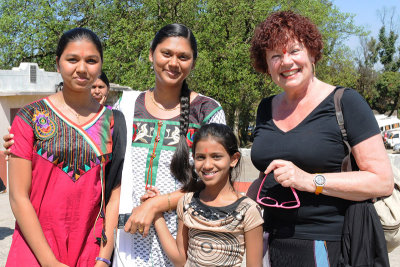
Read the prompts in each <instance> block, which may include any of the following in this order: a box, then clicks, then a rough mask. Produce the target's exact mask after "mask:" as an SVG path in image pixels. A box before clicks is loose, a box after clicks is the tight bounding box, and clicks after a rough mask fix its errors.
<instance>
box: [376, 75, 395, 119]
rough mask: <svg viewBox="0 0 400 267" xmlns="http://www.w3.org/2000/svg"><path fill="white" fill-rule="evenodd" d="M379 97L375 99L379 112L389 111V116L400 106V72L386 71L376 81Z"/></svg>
mask: <svg viewBox="0 0 400 267" xmlns="http://www.w3.org/2000/svg"><path fill="white" fill-rule="evenodd" d="M376 88H377V91H378V94H379V95H378V97H377V98H375V99H374V102H373V104H374V108H375V109H376V110H377V111H378V112H379V113H382V114H383V113H385V112H387V111H389V114H388V115H389V116H391V115H392V114H393V112H394V111H395V110H397V109H398V108H399V107H400V93H399V92H400V72H394V71H385V72H383V73H382V74H381V75H379V77H378V80H377V82H376Z"/></svg>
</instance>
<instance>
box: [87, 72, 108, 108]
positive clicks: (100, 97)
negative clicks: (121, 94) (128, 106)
mask: <svg viewBox="0 0 400 267" xmlns="http://www.w3.org/2000/svg"><path fill="white" fill-rule="evenodd" d="M109 92H110V82H109V81H108V78H107V75H106V74H105V73H104V72H103V71H102V72H101V74H100V76H99V78H98V79H97V80H96V81H95V82H94V84H93V85H92V90H91V94H92V96H93V98H94V99H96V100H97V102H99V103H100V104H102V105H105V103H106V100H107V97H108V93H109Z"/></svg>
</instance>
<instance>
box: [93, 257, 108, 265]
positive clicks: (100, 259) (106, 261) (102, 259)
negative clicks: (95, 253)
mask: <svg viewBox="0 0 400 267" xmlns="http://www.w3.org/2000/svg"><path fill="white" fill-rule="evenodd" d="M96 261H102V262H105V263H106V264H107V265H108V266H110V265H111V261H109V260H107V259H105V258H102V257H96Z"/></svg>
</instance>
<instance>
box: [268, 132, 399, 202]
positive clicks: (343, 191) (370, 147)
mask: <svg viewBox="0 0 400 267" xmlns="http://www.w3.org/2000/svg"><path fill="white" fill-rule="evenodd" d="M372 151H373V152H372ZM352 153H353V155H354V158H355V160H356V162H357V165H358V167H359V168H360V171H354V172H340V173H322V174H323V175H324V176H325V178H326V184H325V186H324V187H323V190H322V193H321V194H325V195H328V196H333V197H338V198H343V199H347V200H353V201H363V200H366V199H370V198H375V197H381V196H387V195H390V194H391V193H392V191H393V188H394V184H393V183H394V182H393V173H392V168H391V165H390V161H389V158H388V155H387V153H386V150H385V147H384V145H383V141H382V138H381V136H380V134H376V135H374V136H372V137H370V138H368V139H366V140H364V141H362V142H360V143H358V144H357V145H355V146H354V147H352ZM271 171H274V178H275V180H276V181H277V182H278V183H280V184H281V185H282V186H284V187H293V188H295V189H297V190H300V191H306V192H310V193H314V192H315V189H316V186H315V184H314V182H313V179H314V176H315V174H312V173H308V172H305V171H303V170H301V169H300V168H299V167H297V166H296V165H294V164H293V163H292V162H290V161H285V160H274V161H272V162H271V163H270V164H269V166H268V167H267V169H266V171H265V173H266V174H268V173H269V172H271Z"/></svg>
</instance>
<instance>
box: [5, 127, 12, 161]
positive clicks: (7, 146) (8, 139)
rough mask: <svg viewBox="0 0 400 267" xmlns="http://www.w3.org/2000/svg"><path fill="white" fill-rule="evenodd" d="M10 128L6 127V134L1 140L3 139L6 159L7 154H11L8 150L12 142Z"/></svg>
mask: <svg viewBox="0 0 400 267" xmlns="http://www.w3.org/2000/svg"><path fill="white" fill-rule="evenodd" d="M10 130H11V127H8V134H6V135H5V136H3V140H4V144H3V146H4V148H5V149H6V150H5V151H4V154H5V155H6V160H8V158H9V155H10V154H11V152H10V147H11V146H12V145H13V144H14V139H13V138H14V135H13V134H10Z"/></svg>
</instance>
